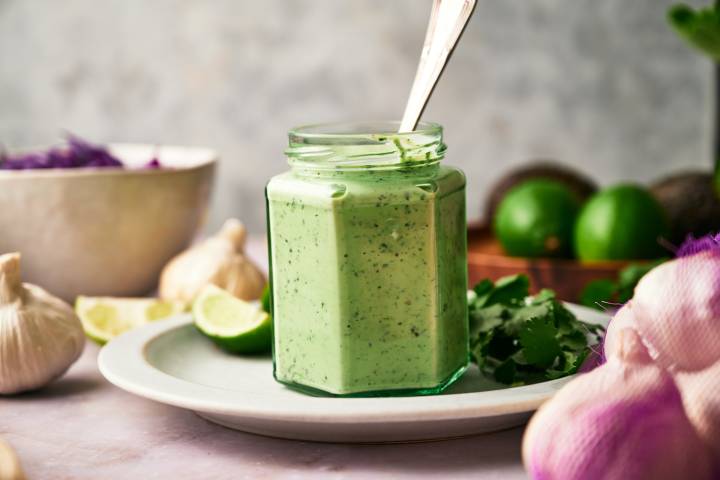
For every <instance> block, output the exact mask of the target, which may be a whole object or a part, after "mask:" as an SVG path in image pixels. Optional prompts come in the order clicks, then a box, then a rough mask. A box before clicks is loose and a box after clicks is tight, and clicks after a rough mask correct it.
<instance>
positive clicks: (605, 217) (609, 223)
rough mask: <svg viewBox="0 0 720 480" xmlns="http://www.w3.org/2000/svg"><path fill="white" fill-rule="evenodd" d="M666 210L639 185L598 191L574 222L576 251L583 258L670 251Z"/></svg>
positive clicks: (646, 255) (644, 255)
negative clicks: (665, 241) (665, 245)
mask: <svg viewBox="0 0 720 480" xmlns="http://www.w3.org/2000/svg"><path fill="white" fill-rule="evenodd" d="M668 231H669V229H668V222H667V218H666V215H665V211H664V210H663V208H662V207H661V206H660V204H659V203H658V202H657V200H655V198H654V197H653V196H652V195H651V194H650V193H649V192H648V191H647V190H645V189H644V188H642V187H639V186H637V185H617V186H614V187H610V188H606V189H605V190H602V191H600V192H598V193H597V194H595V195H594V196H593V197H591V198H590V200H588V202H587V203H586V204H585V206H584V207H583V209H582V211H581V212H580V216H579V217H578V220H577V223H576V224H575V253H576V255H577V257H578V258H579V259H580V260H583V261H598V260H637V259H648V258H658V257H661V256H663V254H667V252H666V251H665V250H664V248H663V247H662V246H661V244H660V239H662V238H667V235H668Z"/></svg>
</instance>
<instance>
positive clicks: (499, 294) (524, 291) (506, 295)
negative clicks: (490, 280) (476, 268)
mask: <svg viewBox="0 0 720 480" xmlns="http://www.w3.org/2000/svg"><path fill="white" fill-rule="evenodd" d="M480 283H483V282H480ZM483 288H485V287H483ZM529 291H530V280H529V279H528V277H527V276H525V275H511V276H508V277H503V278H501V279H499V280H498V281H497V282H495V284H494V288H493V289H492V290H488V291H486V293H484V294H483V295H478V300H477V301H478V305H479V306H481V307H485V306H489V305H494V304H496V303H503V304H508V303H515V302H522V301H523V300H524V299H525V297H527V296H528V294H529Z"/></svg>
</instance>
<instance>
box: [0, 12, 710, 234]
mask: <svg viewBox="0 0 720 480" xmlns="http://www.w3.org/2000/svg"><path fill="white" fill-rule="evenodd" d="M478 1H479V4H478V7H477V9H476V12H475V16H474V18H473V19H472V21H471V25H470V26H469V27H468V30H467V31H466V34H465V36H464V37H463V41H462V43H461V45H460V46H459V47H458V49H457V50H456V53H455V56H454V57H453V59H452V62H451V65H450V66H449V68H448V69H447V70H446V73H445V76H444V78H443V80H442V82H441V84H440V85H439V87H438V88H437V89H436V94H435V96H434V98H433V100H432V102H431V104H430V106H429V108H428V110H427V112H426V115H425V118H426V119H431V120H434V121H438V122H440V123H442V124H444V125H445V127H446V139H447V143H448V145H449V147H450V150H449V156H448V159H447V161H448V162H450V163H454V164H456V165H459V166H461V167H462V168H463V169H465V171H466V172H467V174H468V178H469V192H468V200H469V205H470V209H469V213H470V216H472V217H474V216H477V215H478V214H479V211H480V204H481V203H482V198H483V194H484V190H485V189H486V187H487V186H488V184H489V183H490V182H492V181H493V180H494V179H495V178H497V177H498V176H499V175H501V173H502V172H503V171H504V170H505V169H507V168H508V167H510V166H511V165H515V164H519V163H522V162H524V161H526V160H527V159H528V158H529V157H536V156H549V157H556V158H558V159H560V160H562V161H564V162H566V163H569V164H573V165H576V166H579V167H581V168H583V169H584V170H586V171H587V172H589V173H590V174H592V175H593V176H595V177H596V178H597V179H599V181H600V182H601V183H611V182H615V181H618V180H620V179H626V178H627V179H633V180H639V181H645V180H649V179H651V178H654V177H656V176H657V175H658V174H660V173H663V172H667V171H669V170H673V169H677V168H681V167H686V166H707V165H709V164H710V152H709V143H710V120H711V100H712V94H711V83H710V82H711V70H710V64H709V62H708V61H707V60H705V59H704V58H702V57H700V56H699V55H696V54H695V53H694V52H692V51H691V50H689V49H688V48H687V47H686V46H685V45H684V44H682V43H681V42H680V41H679V40H678V39H676V37H675V36H674V34H673V33H672V32H671V31H670V30H669V28H668V27H667V26H666V24H665V10H666V8H667V6H668V5H669V3H670V2H669V1H666V0H632V1H629V0H602V1H598V0H533V1H528V0H478ZM430 3H431V2H430V0H263V1H257V0H225V1H219V0H218V1H208V0H204V1H201V0H153V1H147V0H145V1H143V0H62V1H60V0H44V1H43V0H0V141H2V142H3V143H5V144H7V145H10V146H21V145H32V144H44V143H48V142H51V141H53V140H55V139H56V138H57V137H58V135H59V133H60V132H61V131H62V129H69V130H71V131H73V132H76V133H78V134H80V135H82V136H85V137H87V138H89V139H93V140H98V141H133V142H152V143H177V144H195V145H207V146H212V147H214V148H216V149H218V150H219V151H220V152H221V154H222V159H223V163H222V165H221V170H220V176H219V181H218V184H217V190H216V195H215V198H214V203H213V211H212V216H211V226H212V227H214V226H216V225H217V224H218V223H219V222H220V221H221V220H222V219H223V218H224V217H227V216H229V215H237V216H239V217H240V218H242V219H244V220H245V221H246V222H247V223H249V225H250V226H251V228H252V229H253V230H254V231H256V232H257V231H261V230H262V229H263V228H264V205H263V201H262V190H263V186H264V183H265V181H266V180H267V178H269V177H270V176H271V175H273V174H275V173H278V172H280V171H282V170H284V169H285V159H284V157H283V156H282V150H283V147H284V144H285V140H286V139H285V132H286V130H287V128H288V127H290V126H294V125H296V124H302V123H307V122H320V121H331V120H344V119H354V118H396V117H399V116H400V114H401V112H402V108H403V105H404V102H405V99H406V95H407V91H408V89H409V87H410V83H411V81H412V79H413V75H414V71H415V66H416V62H417V57H418V54H419V50H420V44H421V42H422V39H423V37H424V31H425V26H426V22H427V16H428V13H429V6H430ZM693 3H694V4H696V5H697V4H698V2H693Z"/></svg>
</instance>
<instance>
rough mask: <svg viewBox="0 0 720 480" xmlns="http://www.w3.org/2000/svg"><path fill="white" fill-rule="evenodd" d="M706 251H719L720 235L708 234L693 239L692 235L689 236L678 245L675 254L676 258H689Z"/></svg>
mask: <svg viewBox="0 0 720 480" xmlns="http://www.w3.org/2000/svg"><path fill="white" fill-rule="evenodd" d="M708 250H715V251H720V233H717V234H712V233H710V234H708V235H704V236H702V237H700V238H695V237H693V235H692V234H690V235H688V236H687V238H686V239H685V241H684V242H683V243H682V245H680V247H679V248H678V249H677V251H676V252H675V254H676V255H677V256H678V257H689V256H690V255H695V254H696V253H700V252H705V251H708Z"/></svg>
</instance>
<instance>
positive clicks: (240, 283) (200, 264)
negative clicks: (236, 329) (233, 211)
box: [159, 219, 267, 304]
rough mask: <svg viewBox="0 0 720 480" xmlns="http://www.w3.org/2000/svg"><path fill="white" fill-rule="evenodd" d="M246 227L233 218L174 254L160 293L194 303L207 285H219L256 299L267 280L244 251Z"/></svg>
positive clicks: (243, 296)
mask: <svg viewBox="0 0 720 480" xmlns="http://www.w3.org/2000/svg"><path fill="white" fill-rule="evenodd" d="M246 236H247V235H246V230H245V227H244V226H243V224H242V223H241V222H239V221H238V220H236V219H229V220H227V221H226V222H225V223H224V224H223V227H222V228H221V230H220V231H219V232H218V233H217V234H216V235H214V236H212V237H210V238H208V239H206V240H205V241H203V242H201V243H199V244H198V245H196V246H194V247H191V248H190V249H188V250H186V251H184V252H183V253H181V254H180V255H178V256H177V257H175V258H173V259H172V260H171V261H170V262H169V263H168V264H167V265H166V266H165V268H164V269H163V271H162V274H161V276H160V287H159V294H160V297H161V298H163V299H165V300H173V301H180V302H183V303H185V304H190V303H192V301H193V300H194V299H195V297H196V296H197V295H198V294H199V293H200V291H201V290H202V289H203V288H205V286H207V285H210V284H212V285H216V286H218V287H220V288H223V289H225V290H227V291H228V292H230V293H231V294H233V295H234V296H236V297H238V298H240V299H242V300H256V299H258V298H260V296H261V295H262V292H263V289H264V287H265V284H266V283H267V280H266V278H265V275H264V274H263V273H262V271H261V270H260V269H259V268H258V267H257V266H256V265H255V264H254V263H253V262H252V261H251V260H250V259H249V258H248V257H247V256H245V254H244V248H245V241H246Z"/></svg>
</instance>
